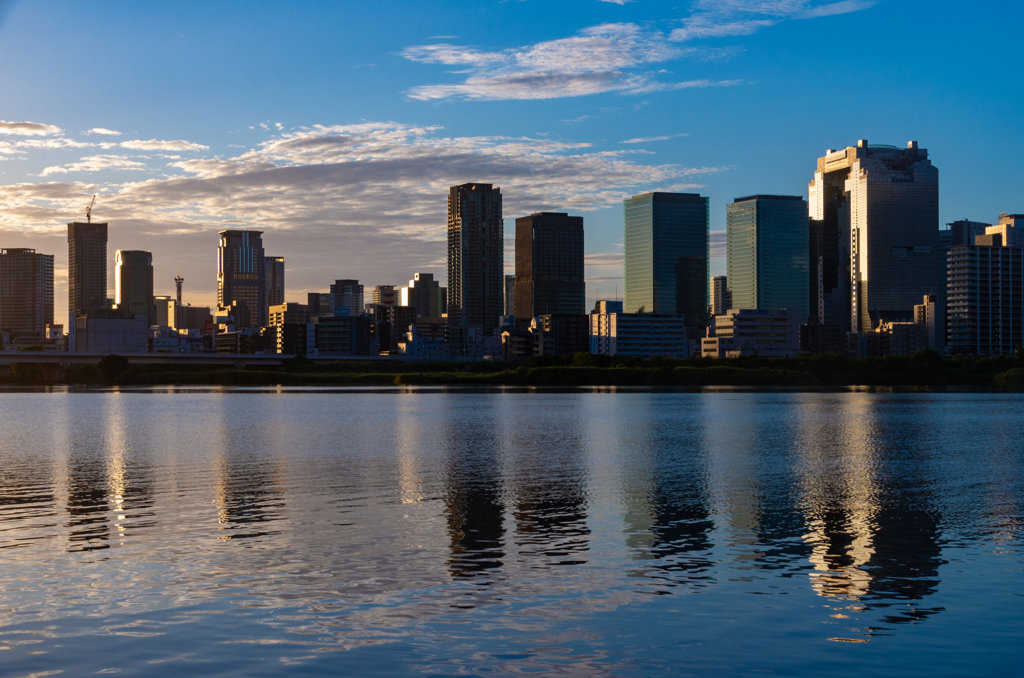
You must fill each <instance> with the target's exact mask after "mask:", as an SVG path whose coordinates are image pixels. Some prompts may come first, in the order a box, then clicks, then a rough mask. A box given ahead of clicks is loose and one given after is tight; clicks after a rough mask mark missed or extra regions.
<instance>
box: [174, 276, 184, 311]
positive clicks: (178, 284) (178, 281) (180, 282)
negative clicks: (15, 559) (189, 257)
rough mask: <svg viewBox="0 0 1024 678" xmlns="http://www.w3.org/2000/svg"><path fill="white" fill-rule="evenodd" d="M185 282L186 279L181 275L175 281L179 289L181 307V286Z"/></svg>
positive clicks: (179, 304)
mask: <svg viewBox="0 0 1024 678" xmlns="http://www.w3.org/2000/svg"><path fill="white" fill-rule="evenodd" d="M183 282H185V279H184V278H182V277H181V276H180V275H179V276H178V277H176V278H175V279H174V284H175V286H177V288H178V306H181V284H182V283H183Z"/></svg>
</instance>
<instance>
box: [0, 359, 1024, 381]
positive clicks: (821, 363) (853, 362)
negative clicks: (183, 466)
mask: <svg viewBox="0 0 1024 678" xmlns="http://www.w3.org/2000/svg"><path fill="white" fill-rule="evenodd" d="M2 381H3V382H4V383H11V384H22V385H29V384H41V383H44V380H43V373H42V370H41V369H39V367H38V366H34V365H15V366H14V369H13V370H12V372H11V374H10V375H8V376H7V377H5V378H3V379H2ZM49 383H66V384H84V385H117V386H191V385H198V386H202V385H221V386H359V385H366V386H385V385H399V386H401V385H456V386H935V387H941V386H972V387H1014V388H1019V387H1022V386H1024V352H1018V354H1017V355H1016V356H997V357H993V358H971V357H961V358H949V357H943V356H940V355H939V354H937V353H935V352H934V351H921V352H920V353H918V354H917V355H914V356H887V357H881V358H846V357H842V356H836V355H831V354H824V355H802V356H798V357H796V358H787V359H768V358H759V357H756V356H748V357H742V358H723V359H713V358H690V359H687V360H667V359H662V358H652V359H650V360H644V359H639V358H609V357H607V356H594V355H590V354H589V353H578V354H576V355H575V356H563V357H559V358H531V359H529V360H526V361H522V362H514V363H502V362H474V363H440V362H436V363H401V362H397V361H396V362H383V363H373V364H368V363H367V362H365V361H360V362H356V361H349V362H346V361H344V360H339V361H338V362H336V363H332V364H326V365H324V364H315V363H313V362H312V361H310V360H306V359H305V358H301V357H300V358H294V359H292V360H290V361H288V363H287V364H286V365H285V366H284V368H283V369H280V370H273V369H250V370H237V369H230V368H224V367H221V368H205V369H196V368H190V369H168V368H167V367H166V366H160V365H152V366H144V365H130V364H129V363H128V360H127V359H126V358H124V357H119V356H109V357H107V358H104V359H103V361H101V363H100V364H99V365H76V366H73V367H72V368H70V369H69V370H68V371H67V373H66V375H65V376H64V379H62V380H61V381H58V382H49Z"/></svg>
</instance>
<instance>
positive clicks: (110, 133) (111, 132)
mask: <svg viewBox="0 0 1024 678" xmlns="http://www.w3.org/2000/svg"><path fill="white" fill-rule="evenodd" d="M85 134H86V135H90V134H103V135H105V136H110V137H119V136H121V133H120V132H116V131H114V130H112V129H107V128H106V127H93V128H92V129H91V130H87V131H86V132H85Z"/></svg>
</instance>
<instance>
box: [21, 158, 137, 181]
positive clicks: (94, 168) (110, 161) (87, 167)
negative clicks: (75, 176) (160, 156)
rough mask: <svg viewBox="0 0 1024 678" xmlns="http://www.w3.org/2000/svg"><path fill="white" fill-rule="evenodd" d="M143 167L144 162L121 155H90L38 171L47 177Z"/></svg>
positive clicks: (40, 174)
mask: <svg viewBox="0 0 1024 678" xmlns="http://www.w3.org/2000/svg"><path fill="white" fill-rule="evenodd" d="M144 169H146V164H145V163H143V162H139V161H138V160H132V159H130V158H126V157H125V156H123V155H90V156H86V157H84V158H82V159H80V160H78V161H77V162H72V163H68V164H67V165H56V166H54V167H47V168H46V169H44V170H43V171H42V172H40V173H39V176H41V177H48V176H50V175H51V174H67V173H69V172H99V171H101V170H135V171H141V170H144Z"/></svg>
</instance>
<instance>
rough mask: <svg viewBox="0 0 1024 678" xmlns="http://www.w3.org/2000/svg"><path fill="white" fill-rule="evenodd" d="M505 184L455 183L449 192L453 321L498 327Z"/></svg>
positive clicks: (453, 323) (450, 316) (450, 320)
mask: <svg viewBox="0 0 1024 678" xmlns="http://www.w3.org/2000/svg"><path fill="white" fill-rule="evenodd" d="M504 234H505V232H504V223H503V222H502V218H501V189H500V188H494V187H493V186H492V185H491V184H462V185H460V186H452V187H451V190H450V192H449V194H448V325H449V326H455V327H459V326H461V327H480V328H482V329H483V330H484V331H485V332H489V331H490V330H493V329H495V328H496V327H497V326H498V319H499V318H500V317H501V314H502V311H503V310H504V309H503V305H504V304H503V302H504V296H505V295H504V276H505V258H504V249H505V241H504V237H505V235H504Z"/></svg>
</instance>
